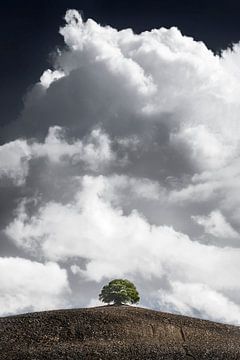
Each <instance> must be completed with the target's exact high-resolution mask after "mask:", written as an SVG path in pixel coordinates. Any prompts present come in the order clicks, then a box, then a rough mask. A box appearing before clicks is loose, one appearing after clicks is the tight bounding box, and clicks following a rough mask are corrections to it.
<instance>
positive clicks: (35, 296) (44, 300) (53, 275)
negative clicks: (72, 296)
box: [0, 257, 70, 315]
mask: <svg viewBox="0 0 240 360" xmlns="http://www.w3.org/2000/svg"><path fill="white" fill-rule="evenodd" d="M0 289H1V290H0V292H1V297H0V305H1V314H2V315H7V314H13V313H19V312H27V311H34V310H47V309H54V308H56V307H64V306H66V305H67V301H66V295H67V294H68V293H69V291H70V289H69V286H68V279H67V272H66V270H65V269H61V268H60V267H59V265H58V264H56V263H53V262H47V263H45V264H42V263H39V262H36V261H30V260H27V259H23V258H13V257H1V258H0Z"/></svg>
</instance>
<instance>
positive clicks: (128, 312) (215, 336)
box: [0, 306, 240, 360]
mask: <svg viewBox="0 0 240 360" xmlns="http://www.w3.org/2000/svg"><path fill="white" fill-rule="evenodd" d="M0 354H1V360H63V359H64V360H65V359H68V360H83V359H84V360H86V359H94V360H100V359H101V360H160V359H170V360H171V359H175V360H181V359H188V360H190V359H195V360H200V359H201V360H203V359H222V360H226V359H227V360H231V359H240V329H239V328H238V327H236V326H231V325H223V324H219V323H214V322H211V321H206V320H200V319H194V318H190V317H185V316H180V315H173V314H168V313H162V312H158V311H153V310H148V309H143V308H138V307H131V306H102V307H95V308H87V309H71V310H57V311H45V312H38V313H29V314H24V315H17V316H9V317H3V318H0Z"/></svg>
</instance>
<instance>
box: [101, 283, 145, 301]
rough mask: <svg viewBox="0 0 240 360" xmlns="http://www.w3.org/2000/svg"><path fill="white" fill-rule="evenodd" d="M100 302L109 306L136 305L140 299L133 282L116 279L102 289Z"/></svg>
mask: <svg viewBox="0 0 240 360" xmlns="http://www.w3.org/2000/svg"><path fill="white" fill-rule="evenodd" d="M99 300H101V301H103V302H105V303H107V304H110V303H113V304H114V305H122V304H126V303H131V304H136V303H137V302H138V301H139V300H140V297H139V294H138V291H137V289H136V287H135V285H134V284H133V283H132V282H131V281H129V280H126V279H115V280H112V281H110V282H109V283H108V284H107V285H105V286H104V287H103V288H102V291H101V293H100V294H99Z"/></svg>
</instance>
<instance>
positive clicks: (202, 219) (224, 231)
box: [192, 210, 239, 238]
mask: <svg viewBox="0 0 240 360" xmlns="http://www.w3.org/2000/svg"><path fill="white" fill-rule="evenodd" d="M192 218H193V220H194V221H196V222H197V223H198V224H199V225H201V226H203V227H204V230H205V232H206V233H207V234H211V235H213V236H216V237H220V238H221V237H223V238H238V237H239V234H238V233H237V231H235V230H234V229H233V227H232V226H231V225H230V224H229V223H228V222H227V221H226V219H225V218H224V216H223V215H222V213H221V212H220V211H218V210H215V211H212V212H211V213H210V214H209V215H208V216H193V217H192Z"/></svg>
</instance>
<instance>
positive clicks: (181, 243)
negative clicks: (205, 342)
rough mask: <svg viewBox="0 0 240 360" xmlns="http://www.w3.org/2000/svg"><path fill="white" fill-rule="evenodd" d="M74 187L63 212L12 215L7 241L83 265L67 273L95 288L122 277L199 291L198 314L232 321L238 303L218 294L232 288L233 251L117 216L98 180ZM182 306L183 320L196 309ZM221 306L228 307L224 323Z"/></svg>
mask: <svg viewBox="0 0 240 360" xmlns="http://www.w3.org/2000/svg"><path fill="white" fill-rule="evenodd" d="M81 185H82V186H81V187H82V190H81V191H79V192H78V193H77V194H76V199H75V201H74V202H73V203H72V204H68V206H63V205H62V204H59V203H48V204H46V205H45V206H44V207H41V208H40V209H39V212H38V213H37V214H36V215H35V216H34V217H29V216H27V214H26V212H25V211H24V208H20V209H19V215H18V217H16V219H15V220H14V221H13V222H12V223H11V224H10V225H9V226H8V228H7V229H6V232H7V234H8V236H11V237H12V239H13V240H14V241H15V242H16V243H17V244H18V245H19V246H22V247H25V249H26V250H28V249H34V248H37V249H38V253H40V254H42V255H43V256H44V257H45V258H47V259H50V260H52V261H59V260H61V261H66V260H67V259H69V258H72V259H73V262H74V259H75V258H84V259H86V264H85V265H84V267H81V266H78V265H76V264H75V265H72V266H71V270H72V272H73V273H74V274H75V275H76V274H78V275H79V276H80V278H82V279H83V280H84V279H87V280H93V281H98V282H99V281H101V280H102V279H104V278H111V277H125V276H128V275H129V274H130V276H131V277H133V278H134V279H138V277H139V276H140V277H141V278H142V279H144V280H143V281H148V280H149V281H151V280H150V279H151V278H153V277H154V278H155V279H159V283H160V282H161V279H162V278H163V277H166V278H167V279H168V281H169V283H170V284H174V283H175V282H178V281H180V282H182V283H183V284H185V283H189V282H193V283H200V284H205V286H206V287H208V288H209V292H208V295H209V296H208V297H206V299H205V303H203V304H202V303H201V304H200V305H201V306H200V305H199V312H200V314H202V315H203V316H207V317H209V318H215V319H221V320H224V321H227V320H229V321H233V310H234V309H238V312H239V311H240V304H239V303H238V299H234V300H230V299H228V297H227V296H225V295H223V293H225V292H228V291H229V292H231V290H232V289H235V290H236V289H239V286H240V285H239V281H238V278H239V276H240V266H239V259H240V251H239V249H238V250H236V249H232V248H220V247H216V246H208V245H204V244H200V243H199V242H196V241H195V242H194V241H191V240H190V239H189V237H188V236H186V235H184V234H181V233H179V232H176V231H174V230H173V229H172V228H171V227H168V226H156V225H150V224H149V223H148V221H147V220H146V219H145V218H143V217H142V216H141V215H140V214H139V213H138V212H137V211H136V210H135V211H133V212H131V213H130V214H129V215H125V214H123V212H122V210H121V209H119V208H114V207H112V206H111V204H110V202H109V201H108V200H106V199H105V198H104V192H105V191H106V190H105V187H106V188H107V187H108V183H107V180H106V179H104V178H102V177H98V178H93V177H86V176H85V177H84V178H83V180H82V184H81ZM29 242H30V243H29ZM226 269H227V270H226ZM191 291H193V294H194V292H195V287H194V286H193V287H190V288H189V296H190V295H191ZM215 293H217V295H216V299H217V300H218V301H219V306H218V309H216V312H214V313H212V312H211V309H212V307H213V306H214V305H212V304H209V302H210V301H213V300H214V297H212V294H215ZM193 294H192V295H193ZM155 296H156V294H155ZM166 296H167V297H168V296H169V297H170V298H171V296H172V295H171V293H169V294H168V295H166ZM196 298H197V297H196ZM194 299H195V295H194ZM221 300H222V301H223V305H224V306H223V308H222V313H221V307H220V304H221ZM169 301H170V300H169ZM188 301H189V300H188V298H186V299H185V298H183V299H182V307H181V310H182V311H183V313H184V312H185V310H186V309H187V310H188V311H187V312H188V313H190V310H189V309H190V308H191V306H192V308H193V309H194V308H197V305H198V304H197V303H196V304H195V303H194V302H193V303H190V302H189V304H188ZM199 301H200V300H199ZM234 301H235V302H236V303H234ZM172 302H173V303H174V301H173V300H172ZM228 302H229V303H231V310H229V318H228V317H227V314H228V312H227V310H226V308H227V304H228ZM184 304H185V305H184ZM175 305H176V304H175ZM184 306H185V307H184ZM175 310H176V309H175ZM225 312H226V314H225ZM230 312H231V316H230ZM221 314H222V315H221ZM221 316H222V317H221Z"/></svg>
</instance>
